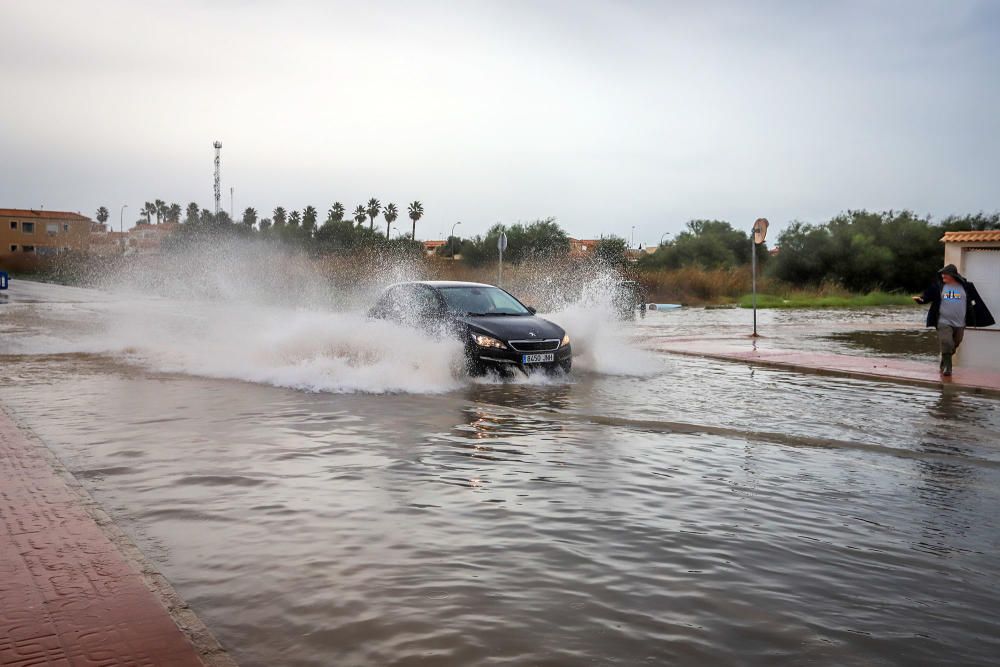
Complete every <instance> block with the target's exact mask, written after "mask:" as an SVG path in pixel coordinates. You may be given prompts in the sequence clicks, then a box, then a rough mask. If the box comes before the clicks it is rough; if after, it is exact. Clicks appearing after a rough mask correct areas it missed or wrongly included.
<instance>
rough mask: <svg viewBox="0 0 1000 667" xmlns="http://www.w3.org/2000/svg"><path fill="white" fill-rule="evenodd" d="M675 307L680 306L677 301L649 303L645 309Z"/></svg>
mask: <svg viewBox="0 0 1000 667" xmlns="http://www.w3.org/2000/svg"><path fill="white" fill-rule="evenodd" d="M675 308H682V306H681V304H679V303H651V304H649V305H648V306H646V309H647V310H674V309H675Z"/></svg>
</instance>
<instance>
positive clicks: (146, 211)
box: [139, 201, 156, 225]
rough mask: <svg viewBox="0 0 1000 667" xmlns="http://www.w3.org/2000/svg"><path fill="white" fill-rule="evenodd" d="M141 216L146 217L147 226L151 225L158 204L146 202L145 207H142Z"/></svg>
mask: <svg viewBox="0 0 1000 667" xmlns="http://www.w3.org/2000/svg"><path fill="white" fill-rule="evenodd" d="M139 214H140V215H144V216H146V224H147V225H148V224H151V223H150V219H151V218H152V217H153V216H154V215H156V204H154V203H153V202H150V201H148V202H146V203H145V205H144V206H143V207H142V211H140V212H139Z"/></svg>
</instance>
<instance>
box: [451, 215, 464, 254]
mask: <svg viewBox="0 0 1000 667" xmlns="http://www.w3.org/2000/svg"><path fill="white" fill-rule="evenodd" d="M460 224H462V221H461V220H459V221H458V222H456V223H455V224H454V225H452V226H451V234H449V235H448V242H449V243H451V239H452V238H454V236H455V227H456V226H457V225H460ZM451 258H452V260H454V259H455V247H454V244H452V248H451Z"/></svg>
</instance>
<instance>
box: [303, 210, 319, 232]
mask: <svg viewBox="0 0 1000 667" xmlns="http://www.w3.org/2000/svg"><path fill="white" fill-rule="evenodd" d="M302 228H303V229H308V230H309V233H310V234H312V232H313V230H314V229H316V207H315V206H306V207H305V209H304V210H303V211H302Z"/></svg>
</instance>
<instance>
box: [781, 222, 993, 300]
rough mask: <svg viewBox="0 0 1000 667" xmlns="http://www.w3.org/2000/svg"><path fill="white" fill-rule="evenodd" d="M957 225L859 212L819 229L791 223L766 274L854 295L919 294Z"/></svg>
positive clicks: (799, 223)
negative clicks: (944, 237) (879, 292)
mask: <svg viewBox="0 0 1000 667" xmlns="http://www.w3.org/2000/svg"><path fill="white" fill-rule="evenodd" d="M955 221H956V219H955V218H951V219H946V222H945V223H942V225H935V224H933V223H931V221H930V219H929V218H918V217H917V216H915V215H914V214H913V213H912V212H911V211H906V210H904V211H885V212H882V213H872V212H869V211H864V210H860V211H847V212H846V213H842V214H841V215H838V216H836V217H835V218H833V219H831V220H830V221H829V222H827V223H824V224H820V225H808V224H804V223H801V222H795V223H792V224H791V225H789V226H788V227H787V228H786V229H785V230H784V231H782V233H781V234H780V235H779V236H778V249H779V252H778V254H777V256H776V257H775V258H774V259H773V260H772V261H771V267H770V272H771V274H772V275H773V276H775V277H776V278H779V279H781V280H784V281H786V282H790V283H794V284H805V285H819V284H821V283H823V282H832V283H835V284H838V285H841V286H843V287H844V288H846V289H849V290H851V291H854V292H863V291H871V290H873V289H886V290H905V291H913V290H918V289H920V288H921V287H923V286H924V283H925V282H926V281H927V279H928V278H927V276H930V275H933V273H934V271H936V270H937V269H938V268H940V266H941V262H942V261H943V260H944V249H943V248H942V246H941V243H940V239H941V236H942V234H943V232H944V231H946V230H947V227H946V225H952V224H955ZM967 222H970V221H967ZM975 222H977V223H979V224H984V223H985V224H988V222H989V221H988V219H985V220H984V219H983V218H980V219H978V220H976V221H975Z"/></svg>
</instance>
